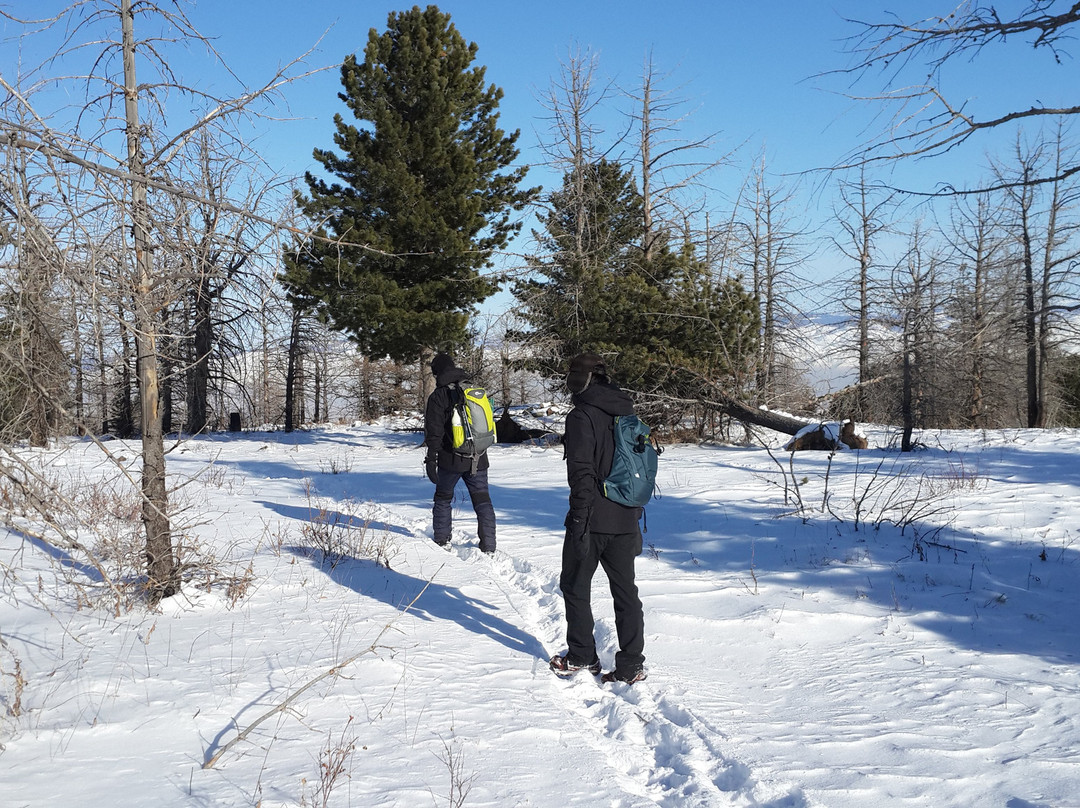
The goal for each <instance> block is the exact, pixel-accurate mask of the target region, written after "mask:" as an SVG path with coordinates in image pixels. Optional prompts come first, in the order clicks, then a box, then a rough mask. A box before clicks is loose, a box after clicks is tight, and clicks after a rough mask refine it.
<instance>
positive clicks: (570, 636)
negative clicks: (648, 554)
mask: <svg viewBox="0 0 1080 808" xmlns="http://www.w3.org/2000/svg"><path fill="white" fill-rule="evenodd" d="M639 555H641V532H640V531H635V532H634V533H591V534H590V536H589V552H588V554H587V555H586V556H585V557H584V558H578V555H577V548H576V547H575V546H574V543H573V542H571V541H569V540H564V541H563V555H562V575H561V576H560V577H559V586H560V587H561V588H562V593H563V602H564V604H565V606H566V645H567V649H568V651H567V654H568V656H569V658H570V661H571V662H575V663H578V664H581V665H588V664H590V663H591V662H592V661H593V660H595V659H596V658H597V656H596V640H595V639H594V637H593V626H594V621H593V613H592V579H593V575H594V574H595V573H596V568H597V566H603V568H604V572H606V573H607V577H608V584H609V586H610V588H611V597H612V599H613V600H614V602H615V631H616V633H617V634H618V636H619V651H618V653H616V654H615V672H616V674H618V675H619V676H625V677H629V676H632V675H633V674H634V673H636V672H637V671H639V670H641V668H642V666H643V665H644V664H645V656H644V654H643V653H642V652H643V651H644V650H645V617H644V614H643V612H642V608H641V598H639V597H638V590H637V584H635V583H634V560H635V559H636V558H637V557H638V556H639Z"/></svg>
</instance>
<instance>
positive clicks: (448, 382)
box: [424, 366, 491, 473]
mask: <svg viewBox="0 0 1080 808" xmlns="http://www.w3.org/2000/svg"><path fill="white" fill-rule="evenodd" d="M467 380H468V375H467V373H466V372H465V370H464V368H459V367H453V366H451V367H449V368H447V369H446V370H444V371H443V372H442V373H440V374H439V375H438V376H436V377H435V384H436V387H435V390H434V392H433V393H432V394H431V395H430V396H428V400H427V407H426V408H425V409H424V445H425V446H426V447H427V452H428V455H429V456H430V455H432V454H437V455H438V458H439V468H441V469H448V470H452V471H460V472H462V473H464V472H467V471H470V470H471V469H472V460H471V459H470V458H468V457H465V456H464V455H459V454H458V453H457V452H455V451H454V447H453V446H452V445H451V443H450V415H451V414H452V413H453V403H454V400H453V396H454V395H455V394H456V390H455V389H454V387H453V386H454V385H461V384H462V383H463V382H465V381H467ZM489 465H491V463H490V461H488V456H487V452H484V454H482V455H480V458H479V459H478V461H477V464H476V469H477V471H479V470H481V469H486V468H487V467H488V466H489Z"/></svg>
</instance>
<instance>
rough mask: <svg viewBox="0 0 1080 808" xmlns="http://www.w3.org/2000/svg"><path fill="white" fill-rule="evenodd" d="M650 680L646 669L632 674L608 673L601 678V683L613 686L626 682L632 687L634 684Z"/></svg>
mask: <svg viewBox="0 0 1080 808" xmlns="http://www.w3.org/2000/svg"><path fill="white" fill-rule="evenodd" d="M648 678H649V675H648V674H647V673H645V670H644V669H641V670H636V671H632V672H630V673H619V672H618V671H608V672H607V673H605V674H604V675H603V676H601V677H600V681H601V682H603V683H604V684H611V683H612V682H624V683H626V684H628V685H632V684H634V682H644V681H645V680H646V679H648Z"/></svg>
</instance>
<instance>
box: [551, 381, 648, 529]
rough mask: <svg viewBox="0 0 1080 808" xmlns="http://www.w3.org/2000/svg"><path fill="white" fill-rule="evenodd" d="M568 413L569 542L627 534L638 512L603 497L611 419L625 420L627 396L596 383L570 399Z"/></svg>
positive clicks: (631, 409)
mask: <svg viewBox="0 0 1080 808" xmlns="http://www.w3.org/2000/svg"><path fill="white" fill-rule="evenodd" d="M571 400H572V401H573V403H574V409H572V410H571V411H570V414H569V415H567V416H566V431H565V434H564V436H563V445H564V447H565V449H566V477H567V481H568V482H569V483H570V511H569V513H567V515H566V523H565V524H566V527H567V528H568V529H569V530H570V532H571V534H572V535H574V537H575V538H576V537H578V536H580V534H581V533H582V532H584V531H585V530H588V531H590V532H593V533H633V532H635V531H636V530H637V529H638V527H637V524H638V519H640V518H641V508H631V507H627V506H626V505H623V504H621V503H618V502H614V501H613V500H610V499H608V498H607V497H605V496H604V493H603V484H604V479H605V478H606V477H607V476H608V474H609V473H610V472H611V461H612V458H613V457H614V455H615V436H614V424H615V416H616V415H631V414H633V412H634V404H633V401H631V399H630V396H629V395H627V394H626V393H625V392H623V391H622V390H620V389H619V388H618V387H617V386H616V385H614V384H612V383H611V382H606V381H603V380H600V379H596V380H594V381H593V382H592V384H590V385H589V386H588V387H587V388H585V390H583V391H582V392H580V393H577V394H575V395H574V396H573V398H572V399H571Z"/></svg>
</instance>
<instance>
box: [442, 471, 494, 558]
mask: <svg viewBox="0 0 1080 808" xmlns="http://www.w3.org/2000/svg"><path fill="white" fill-rule="evenodd" d="M458 480H464V481H465V487H466V488H467V489H468V490H469V499H470V500H471V501H472V506H473V510H474V511H476V533H477V536H478V537H479V539H480V549H481V550H482V551H484V552H485V553H493V552H495V508H494V507H493V506H492V504H491V493H490V492H489V491H488V473H487V469H480V470H477V471H476V472H474V473H469V472H467V471H465V472H461V471H454V470H452V469H444V468H440V469H439V482H438V483H436V485H435V504H434V505H433V506H432V509H431V516H432V532H433V533H434V534H435V541H436V543H437V544H446V543H447V542H448V541H450V530H451V528H452V527H453V523H454V513H453V500H454V488H455V487H456V486H457V483H458Z"/></svg>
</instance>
